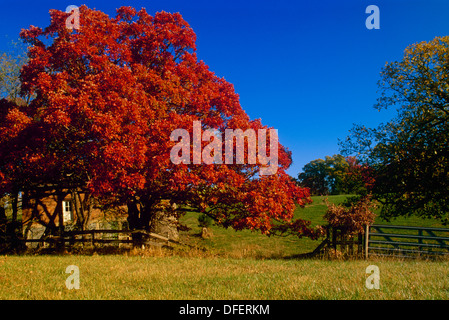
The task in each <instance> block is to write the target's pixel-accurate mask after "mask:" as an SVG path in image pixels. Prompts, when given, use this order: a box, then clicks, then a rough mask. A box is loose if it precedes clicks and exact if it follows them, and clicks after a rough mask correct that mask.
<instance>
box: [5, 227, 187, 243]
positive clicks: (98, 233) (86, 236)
mask: <svg viewBox="0 0 449 320" xmlns="http://www.w3.org/2000/svg"><path fill="white" fill-rule="evenodd" d="M120 235H123V236H122V237H120ZM5 240H6V239H5ZM17 241H19V242H21V243H23V244H25V243H41V244H43V245H44V244H51V245H56V246H58V247H67V246H68V247H70V246H73V245H74V244H75V243H90V244H91V245H92V246H95V245H97V244H132V245H133V246H142V245H148V244H149V245H156V246H164V245H165V246H171V245H173V244H180V245H184V246H190V245H188V244H185V243H182V242H180V241H176V240H174V239H169V238H168V237H164V236H161V235H159V234H156V233H153V232H148V231H146V230H132V231H131V230H106V229H105V230H101V229H93V230H84V231H65V232H64V233H63V234H62V236H58V235H51V236H45V237H42V238H39V239H26V238H24V239H17Z"/></svg>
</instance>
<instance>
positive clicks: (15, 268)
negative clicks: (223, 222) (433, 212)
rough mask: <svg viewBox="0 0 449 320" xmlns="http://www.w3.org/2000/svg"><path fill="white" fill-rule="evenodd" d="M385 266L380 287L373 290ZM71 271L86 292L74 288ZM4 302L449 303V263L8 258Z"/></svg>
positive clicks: (1, 281)
mask: <svg viewBox="0 0 449 320" xmlns="http://www.w3.org/2000/svg"><path fill="white" fill-rule="evenodd" d="M370 264H374V265H377V266H378V267H379V270H380V289H378V290H376V289H367V288H366V286H365V281H366V278H367V276H368V275H367V273H366V267H367V266H368V265H370ZM68 265H76V266H78V267H79V272H80V273H79V275H80V277H79V279H80V288H79V289H72V290H69V289H67V288H66V285H65V281H66V279H67V277H68V276H69V275H68V274H66V273H65V270H66V267H67V266H68ZM0 287H1V289H0V299H2V300H4V299H89V300H97V299H102V300H110V299H120V300H122V299H123V300H124V299H152V300H158V299H170V300H179V299H182V300H191V299H202V300H210V299H214V300H215V299H225V300H228V299H243V300H253V299H261V300H265V299H269V300H285V299H287V300H292V299H294V300H296V299H351V300H353V299H376V300H377V299H395V300H399V299H400V300H402V299H421V300H422V299H449V262H446V261H445V262H425V261H408V262H402V261H386V260H384V261H382V260H374V261H362V260H358V261H323V260H282V259H270V260H257V259H231V258H221V257H219V258H213V257H208V258H196V257H188V258H186V257H179V256H171V257H169V256H165V257H157V256H152V257H142V256H114V255H93V256H68V255H66V256H39V257H35V256H7V257H0Z"/></svg>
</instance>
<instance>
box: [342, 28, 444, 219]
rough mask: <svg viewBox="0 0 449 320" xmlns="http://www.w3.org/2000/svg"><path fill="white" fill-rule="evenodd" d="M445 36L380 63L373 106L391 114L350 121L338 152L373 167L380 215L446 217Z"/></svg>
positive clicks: (414, 46) (375, 193)
mask: <svg viewBox="0 0 449 320" xmlns="http://www.w3.org/2000/svg"><path fill="white" fill-rule="evenodd" d="M448 74H449V37H447V36H446V37H437V38H435V39H434V40H432V41H430V42H421V43H417V44H413V45H411V46H409V47H408V48H407V49H406V50H405V53H404V56H403V59H402V60H401V61H396V62H390V63H387V64H386V66H385V67H384V68H383V69H382V72H381V80H380V81H379V88H380V92H381V96H380V97H379V98H378V100H377V104H376V106H375V107H376V108H377V109H379V110H381V109H383V108H392V107H393V108H396V110H397V115H396V117H395V118H394V119H392V120H391V121H389V122H387V123H385V124H381V125H380V126H378V127H377V128H367V127H365V126H363V125H356V126H354V128H353V129H352V130H351V134H350V135H349V136H348V137H347V139H346V141H343V142H341V146H342V153H343V154H346V155H355V156H357V158H358V159H359V161H361V162H362V163H365V162H366V163H368V164H369V165H370V166H371V167H372V168H373V170H375V175H376V181H375V183H374V185H373V190H372V192H373V196H374V198H375V199H377V200H378V201H380V202H381V203H382V211H381V216H383V217H384V218H392V217H396V216H409V215H412V214H413V215H418V216H422V217H428V218H434V219H440V220H441V221H443V222H445V223H447V222H449V193H448V192H447V190H449V140H448V139H449V138H448V137H449V77H448Z"/></svg>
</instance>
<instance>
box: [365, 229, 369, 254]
mask: <svg viewBox="0 0 449 320" xmlns="http://www.w3.org/2000/svg"><path fill="white" fill-rule="evenodd" d="M368 244H369V224H367V225H365V259H368Z"/></svg>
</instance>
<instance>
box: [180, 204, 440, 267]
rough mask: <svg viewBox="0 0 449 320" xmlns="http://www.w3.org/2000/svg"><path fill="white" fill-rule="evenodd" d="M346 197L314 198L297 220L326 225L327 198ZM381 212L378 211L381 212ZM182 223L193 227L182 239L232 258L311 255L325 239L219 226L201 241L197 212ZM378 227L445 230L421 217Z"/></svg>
mask: <svg viewBox="0 0 449 320" xmlns="http://www.w3.org/2000/svg"><path fill="white" fill-rule="evenodd" d="M346 198H347V195H335V196H327V197H321V196H315V197H312V200H313V202H312V203H311V204H309V205H307V206H306V207H305V208H300V207H298V208H297V209H296V211H295V217H296V218H301V219H304V220H308V221H311V222H312V225H313V226H316V225H324V224H326V221H325V220H324V219H323V215H324V213H325V212H326V209H327V206H326V204H325V202H324V201H325V199H327V200H328V201H329V202H331V203H335V204H339V203H341V202H343V201H344V200H345V199H346ZM378 211H379V210H377V212H378ZM182 222H183V223H185V224H186V225H188V226H189V227H190V228H192V229H191V230H190V231H188V232H184V233H183V234H182V236H183V240H186V241H188V242H189V243H194V244H196V245H198V246H200V247H203V248H205V249H206V250H208V251H209V252H211V253H213V254H216V255H220V256H225V257H231V258H285V257H291V256H295V255H298V254H303V253H308V252H312V251H313V250H314V249H315V248H316V247H317V246H318V245H319V244H320V243H321V241H322V240H323V239H319V240H311V239H309V238H301V239H299V238H298V237H295V236H288V237H276V236H274V237H268V236H265V235H262V234H260V233H257V232H251V231H248V230H244V231H234V230H232V229H224V228H221V227H218V226H212V227H211V230H212V233H213V237H212V238H211V239H201V237H200V236H199V235H200V233H201V228H200V227H199V226H198V213H194V212H191V213H188V214H186V216H184V217H183V219H182ZM375 223H377V224H390V225H391V224H394V225H405V226H424V227H443V225H442V224H441V223H440V222H438V221H436V220H429V219H422V218H418V217H408V218H405V217H399V218H396V219H394V220H392V221H384V220H382V219H380V218H379V217H377V218H376V221H375Z"/></svg>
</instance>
